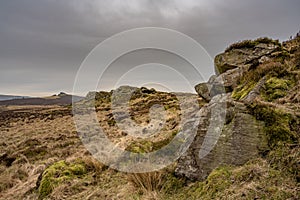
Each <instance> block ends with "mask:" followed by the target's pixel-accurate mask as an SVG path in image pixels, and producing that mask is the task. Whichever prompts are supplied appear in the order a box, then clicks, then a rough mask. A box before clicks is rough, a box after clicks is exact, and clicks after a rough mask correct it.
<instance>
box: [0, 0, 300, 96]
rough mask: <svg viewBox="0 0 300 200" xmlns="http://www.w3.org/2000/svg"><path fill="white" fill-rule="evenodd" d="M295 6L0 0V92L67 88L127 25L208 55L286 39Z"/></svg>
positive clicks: (194, 0)
mask: <svg viewBox="0 0 300 200" xmlns="http://www.w3.org/2000/svg"><path fill="white" fill-rule="evenodd" d="M299 8H300V2H299V1H298V0H286V1H282V0H265V1H261V0H252V1H240V0H227V1H223V0H211V1H206V0H185V1H182V0H161V1H157V0H87V1H82V0H73V1H61V0H26V1H22V0H10V1H1V2H0V44H1V46H0V69H1V74H0V93H4V92H7V91H11V92H10V93H20V90H16V89H15V88H16V87H17V86H19V88H22V87H24V86H25V85H28V87H24V90H23V91H24V92H23V93H31V91H34V93H37V92H47V91H53V90H60V88H62V89H64V90H69V91H71V89H72V83H73V81H74V77H75V74H76V71H77V69H78V67H79V66H80V63H81V62H82V61H83V59H84V58H85V56H86V55H87V54H88V53H89V51H90V50H91V49H93V47H94V46H95V45H97V44H98V43H99V42H101V41H103V40H104V39H106V38H108V37H110V36H111V35H113V34H116V33H118V32H121V31H124V30H128V29H131V28H137V27H143V26H158V27H165V28H171V29H175V30H178V31H181V32H183V33H185V34H187V35H189V36H191V37H192V38H194V39H195V40H197V41H198V42H199V43H200V44H202V45H203V46H204V47H205V48H206V50H207V51H208V52H209V53H210V55H211V56H214V55H215V54H217V53H219V52H221V51H223V50H224V48H225V47H226V46H227V45H229V44H230V43H232V42H235V41H237V40H242V39H249V38H250V39H251V38H255V37H259V36H270V37H273V38H278V39H281V40H284V39H287V38H288V37H289V36H290V35H294V34H295V33H296V32H297V31H299V28H300V27H299V19H300V13H299V11H298V10H299ZM21 72H22V73H21ZM34 77H40V78H39V79H38V80H39V81H35V80H36V79H35V78H34ZM47 77H51V79H50V78H47ZM12 80H13V81H12ZM31 80H32V81H31ZM34 85H36V88H35V89H34ZM10 86H11V87H10ZM37 88H38V89H37Z"/></svg>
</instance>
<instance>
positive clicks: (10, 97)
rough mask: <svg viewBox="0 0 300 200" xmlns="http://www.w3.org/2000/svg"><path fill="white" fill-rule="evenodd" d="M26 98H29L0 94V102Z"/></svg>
mask: <svg viewBox="0 0 300 200" xmlns="http://www.w3.org/2000/svg"><path fill="white" fill-rule="evenodd" d="M26 98H30V97H28V96H14V95H3V94H0V101H6V100H12V99H26Z"/></svg>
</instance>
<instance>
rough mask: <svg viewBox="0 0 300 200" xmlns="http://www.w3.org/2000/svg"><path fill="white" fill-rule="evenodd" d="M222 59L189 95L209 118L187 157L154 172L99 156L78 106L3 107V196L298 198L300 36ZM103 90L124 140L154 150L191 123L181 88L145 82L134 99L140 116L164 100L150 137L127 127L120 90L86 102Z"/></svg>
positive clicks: (105, 109) (112, 130)
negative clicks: (118, 105)
mask: <svg viewBox="0 0 300 200" xmlns="http://www.w3.org/2000/svg"><path fill="white" fill-rule="evenodd" d="M215 65H216V75H215V76H213V77H212V78H211V79H210V81H209V82H208V83H201V84H199V85H197V86H196V87H195V88H196V91H197V93H198V94H199V96H198V95H194V94H179V95H180V96H181V97H182V98H183V99H184V101H185V102H189V101H191V99H192V98H191V97H196V98H197V99H198V102H199V107H200V110H199V113H200V114H201V116H202V118H201V119H202V121H200V122H201V123H200V124H199V127H198V129H199V130H198V132H197V135H196V138H195V140H194V142H193V143H192V145H191V146H190V148H189V149H188V151H187V152H186V154H184V155H183V156H182V157H180V159H179V160H178V162H176V163H174V164H173V165H170V166H168V167H166V168H165V169H163V170H160V171H156V172H151V173H139V174H129V173H122V172H119V171H116V170H113V169H110V168H108V167H107V166H105V165H103V164H102V163H100V162H99V161H97V160H96V159H94V158H93V157H92V156H91V154H90V153H89V152H88V151H87V150H86V149H85V147H84V145H83V144H82V142H81V140H80V138H79V136H78V133H77V130H76V128H75V125H74V121H73V118H72V117H73V116H72V109H71V108H70V107H65V106H5V107H0V116H1V123H0V132H1V135H0V136H1V143H0V199H207V200H210V199H226V200H227V199H291V200H293V199H295V200H296V199H298V197H299V196H300V189H299V188H300V174H299V172H300V170H299V169H300V148H299V146H300V143H299V141H300V96H299V94H300V93H299V89H300V37H299V36H297V37H295V38H294V39H292V40H290V41H287V42H284V43H282V44H281V43H279V42H278V41H273V40H271V39H267V38H260V39H258V40H255V41H242V42H239V43H236V44H233V45H231V46H230V47H229V48H228V49H227V50H226V51H225V52H224V53H222V54H220V55H218V56H216V59H215ZM220 85H221V86H220ZM222 85H224V88H222ZM131 88H132V87H128V86H127V87H122V89H123V90H130V89H131ZM94 95H95V104H96V106H95V110H96V113H97V118H98V121H99V124H100V125H101V127H102V128H103V129H104V130H106V133H107V137H108V138H109V139H110V140H111V141H112V142H114V143H115V144H116V145H117V146H119V147H120V148H123V149H126V150H128V151H131V152H136V153H141V154H144V153H148V152H153V151H155V150H158V149H160V148H162V147H164V146H165V145H166V144H168V143H169V142H170V141H171V140H172V139H173V138H174V137H175V136H176V135H177V134H178V133H179V132H180V130H181V127H180V126H179V124H180V123H179V122H180V118H181V116H180V106H179V101H178V98H176V95H175V94H172V93H165V92H159V91H155V90H151V89H146V88H140V89H138V88H136V92H135V93H134V95H133V97H132V98H131V100H130V103H129V104H130V114H131V118H132V119H133V120H134V121H135V122H137V123H139V124H144V125H145V124H148V123H149V115H148V113H149V109H150V107H151V106H152V105H155V104H157V103H160V104H162V105H163V107H164V109H165V110H166V113H167V120H166V123H165V125H164V126H163V127H162V129H161V132H160V133H159V134H158V137H151V138H150V139H143V138H134V137H132V136H131V135H129V134H127V133H125V132H123V131H122V130H120V128H119V127H118V126H117V125H116V121H115V119H114V117H113V114H112V110H111V107H110V103H111V95H112V92H97V93H90V94H89V95H88V96H87V97H86V98H85V99H84V100H82V101H80V102H79V103H78V104H82V105H89V104H91V103H92V102H93V100H94V99H93V97H94ZM177 96H178V94H177ZM220 97H222V98H223V97H226V98H225V104H226V108H227V109H226V115H225V126H224V127H223V128H222V129H221V130H222V133H221V137H220V139H219V140H218V141H217V143H216V145H215V146H214V148H213V149H212V151H211V152H210V154H208V155H207V156H206V157H204V158H202V159H199V157H198V156H197V155H199V149H201V144H203V141H204V138H205V137H204V136H205V135H204V133H206V131H207V130H208V128H207V126H208V124H207V122H209V119H210V117H211V116H213V115H211V108H212V107H213V106H214V105H215V102H216V101H215V100H216V99H218V98H220ZM219 114H222V113H219ZM223 114H225V113H223Z"/></svg>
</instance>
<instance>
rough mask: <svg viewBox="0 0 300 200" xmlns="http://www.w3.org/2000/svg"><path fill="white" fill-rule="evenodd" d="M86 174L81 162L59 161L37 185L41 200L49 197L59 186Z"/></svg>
mask: <svg viewBox="0 0 300 200" xmlns="http://www.w3.org/2000/svg"><path fill="white" fill-rule="evenodd" d="M86 173H87V170H86V167H85V165H84V164H83V163H82V162H79V161H78V162H74V163H68V162H66V161H59V162H56V163H54V164H52V165H50V166H49V167H48V168H47V169H46V170H45V171H44V172H43V173H42V176H41V180H40V182H39V183H37V187H38V192H39V199H44V198H45V197H47V196H48V195H49V194H51V192H52V191H53V189H54V188H55V187H57V186H58V185H59V184H62V183H64V182H65V181H68V180H72V179H74V178H78V177H81V176H83V175H84V174H86Z"/></svg>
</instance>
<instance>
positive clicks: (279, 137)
mask: <svg viewBox="0 0 300 200" xmlns="http://www.w3.org/2000/svg"><path fill="white" fill-rule="evenodd" d="M250 109H251V111H252V114H253V115H254V116H255V117H256V118H257V119H258V120H261V121H264V122H265V130H266V133H267V137H268V143H269V146H270V147H275V146H276V145H277V144H278V143H282V142H283V143H295V142H296V141H297V138H298V137H299V135H298V134H297V130H293V124H294V123H295V121H299V119H297V118H296V117H295V116H293V115H292V114H290V113H287V112H284V111H283V110H279V109H274V108H271V107H268V106H264V105H252V106H250Z"/></svg>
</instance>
